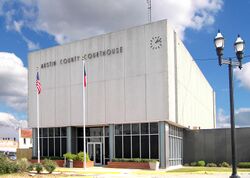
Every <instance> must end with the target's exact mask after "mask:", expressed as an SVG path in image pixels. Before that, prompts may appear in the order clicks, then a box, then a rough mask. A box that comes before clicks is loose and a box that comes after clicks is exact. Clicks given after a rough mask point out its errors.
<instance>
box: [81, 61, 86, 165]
mask: <svg viewBox="0 0 250 178" xmlns="http://www.w3.org/2000/svg"><path fill="white" fill-rule="evenodd" d="M82 64H83V65H82V66H83V75H82V76H83V80H82V82H83V85H82V87H83V92H82V97H83V99H82V101H83V110H82V111H83V113H82V115H83V153H84V161H83V167H84V169H86V154H87V153H86V125H85V120H86V119H85V117H86V102H85V84H84V82H85V74H84V73H85V72H86V71H85V62H84V61H83V62H82Z"/></svg>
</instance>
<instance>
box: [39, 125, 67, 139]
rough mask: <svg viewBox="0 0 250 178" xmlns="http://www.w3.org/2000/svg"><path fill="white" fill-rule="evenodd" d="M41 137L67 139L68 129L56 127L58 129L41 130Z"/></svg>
mask: <svg viewBox="0 0 250 178" xmlns="http://www.w3.org/2000/svg"><path fill="white" fill-rule="evenodd" d="M39 134H40V137H60V136H61V137H66V136H67V129H66V127H56V128H40V129H39Z"/></svg>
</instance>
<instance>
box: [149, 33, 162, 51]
mask: <svg viewBox="0 0 250 178" xmlns="http://www.w3.org/2000/svg"><path fill="white" fill-rule="evenodd" d="M161 47H162V38H161V37H160V36H154V37H152V39H151V40H150V48H152V49H159V48H161Z"/></svg>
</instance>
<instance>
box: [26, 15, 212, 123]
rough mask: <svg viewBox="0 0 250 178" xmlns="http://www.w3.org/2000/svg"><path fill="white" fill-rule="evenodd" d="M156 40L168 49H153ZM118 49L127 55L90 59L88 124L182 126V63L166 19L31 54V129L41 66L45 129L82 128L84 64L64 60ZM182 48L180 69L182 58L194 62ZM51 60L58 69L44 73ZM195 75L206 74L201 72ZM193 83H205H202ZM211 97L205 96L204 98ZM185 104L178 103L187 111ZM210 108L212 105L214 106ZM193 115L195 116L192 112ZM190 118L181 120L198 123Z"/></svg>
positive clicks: (41, 116) (41, 99) (88, 71)
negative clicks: (178, 118) (180, 113)
mask: <svg viewBox="0 0 250 178" xmlns="http://www.w3.org/2000/svg"><path fill="white" fill-rule="evenodd" d="M156 36H160V37H161V38H162V47H161V48H159V49H154V50H153V49H151V48H150V40H151V39H152V37H156ZM180 43H181V42H180ZM181 44H182V43H181ZM117 47H122V53H118V54H113V55H105V56H99V57H98V58H97V57H95V58H92V59H88V60H86V69H87V75H88V86H87V91H86V95H87V96H86V105H87V112H86V116H87V117H86V123H87V125H100V124H111V123H131V122H151V121H166V120H171V121H173V122H176V121H177V120H176V115H177V114H179V112H181V111H182V110H178V113H177V109H176V107H177V105H176V104H175V100H176V91H177V90H176V85H177V84H176V82H175V80H176V79H177V78H176V77H175V73H176V70H175V68H174V67H175V62H176V61H175V57H176V55H175V50H174V31H173V30H172V28H171V27H169V28H168V26H167V21H166V20H163V21H159V22H155V23H151V24H147V25H144V26H138V27H134V28H130V29H127V30H122V31H119V32H115V33H109V34H106V35H100V36H97V37H93V38H90V39H86V40H81V41H76V42H73V43H69V44H66V45H62V46H57V47H53V48H49V49H45V50H41V51H37V52H33V53H30V55H29V98H28V99H29V102H28V103H29V105H28V109H29V126H30V127H36V87H35V79H36V68H37V67H39V72H40V80H41V84H42V92H41V94H40V126H41V127H62V126H81V125H82V81H83V67H82V60H81V59H80V60H79V61H76V62H73V63H69V64H60V60H61V59H64V58H70V57H74V56H81V57H82V56H83V55H84V54H86V53H87V54H88V53H93V52H97V51H101V50H106V49H112V48H117ZM182 48H184V46H183V47H179V48H178V51H179V52H183V53H184V54H180V55H179V56H180V57H181V58H180V59H178V61H181V62H178V63H177V65H180V67H179V70H182V69H181V68H183V67H184V66H185V61H186V59H184V62H182V56H181V55H184V57H185V58H186V57H187V58H188V60H190V59H189V58H190V56H188V55H187V54H186V51H185V50H183V49H182ZM50 61H56V63H57V64H56V66H53V67H48V68H43V69H41V67H40V66H41V64H43V63H45V62H50ZM188 62H189V61H188ZM195 70H198V68H197V69H195ZM185 71H186V69H185ZM194 73H195V75H196V74H197V75H202V74H201V73H199V72H196V71H194ZM185 74H186V73H185V72H184V73H183V74H182V72H180V77H179V76H178V77H179V78H178V79H179V80H183V79H184V80H186V78H183V77H182V75H185ZM196 79H199V80H202V82H203V83H204V85H206V84H207V82H206V80H205V79H204V77H203V76H202V77H201V76H199V78H196ZM202 82H201V83H202ZM185 85H186V83H185V82H184V83H183V84H182V83H180V87H178V93H179V92H180V93H181V94H185V91H182V90H183V88H182V87H183V86H185ZM193 85H194V86H195V85H199V83H197V84H192V86H193ZM202 85H203V84H202ZM178 86H179V84H178ZM179 88H180V89H179ZM205 89H206V90H205V91H204V92H206V91H207V90H209V91H210V89H211V88H209V89H208V88H205ZM181 94H180V95H178V100H179V97H183V96H182V95H181ZM190 96H192V95H190ZM185 97H186V96H185ZM207 99H208V98H204V100H207ZM180 100H181V101H180V103H184V104H186V103H185V102H183V101H182V99H181V98H180ZM204 102H206V101H204ZM209 102H210V101H209ZM183 106H184V105H183V104H180V105H179V104H178V107H181V109H183ZM208 107H212V106H210V105H209V104H208ZM182 113H183V112H182ZM197 114H198V115H199V113H197ZM190 117H193V115H192V114H191V115H190ZM190 117H186V116H185V117H180V118H181V119H182V120H183V121H182V120H180V124H184V125H187V123H189V121H190V122H193V120H195V119H193V120H192V119H191V120H190V119H189V118H190ZM206 117H207V118H208V117H210V115H209V114H208V116H206ZM186 118H187V119H188V120H187V119H186ZM211 119H212V118H210V120H211Z"/></svg>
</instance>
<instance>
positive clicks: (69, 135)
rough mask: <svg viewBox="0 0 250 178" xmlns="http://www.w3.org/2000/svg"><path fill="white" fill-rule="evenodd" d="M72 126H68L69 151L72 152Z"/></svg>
mask: <svg viewBox="0 0 250 178" xmlns="http://www.w3.org/2000/svg"><path fill="white" fill-rule="evenodd" d="M71 129H72V128H71V127H67V152H72V148H71V143H72V131H71Z"/></svg>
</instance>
